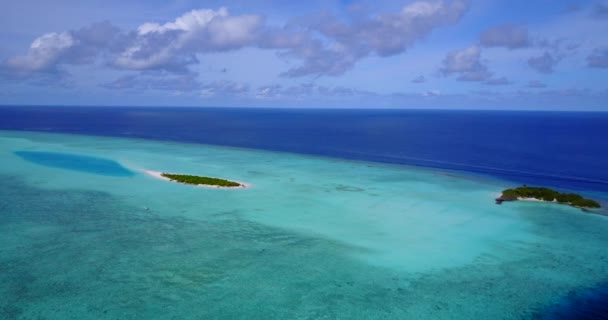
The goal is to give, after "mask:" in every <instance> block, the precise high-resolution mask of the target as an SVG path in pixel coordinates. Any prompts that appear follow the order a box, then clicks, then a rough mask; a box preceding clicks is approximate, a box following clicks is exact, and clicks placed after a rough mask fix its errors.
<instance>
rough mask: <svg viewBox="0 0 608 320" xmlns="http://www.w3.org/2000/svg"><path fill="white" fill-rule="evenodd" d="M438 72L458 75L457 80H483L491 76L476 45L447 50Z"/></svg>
mask: <svg viewBox="0 0 608 320" xmlns="http://www.w3.org/2000/svg"><path fill="white" fill-rule="evenodd" d="M439 73H440V74H442V75H444V76H451V75H458V78H457V79H458V80H459V81H485V80H488V79H490V77H492V73H491V72H489V71H488V68H487V66H486V65H484V64H483V63H482V62H481V50H480V48H479V47H478V46H471V47H468V48H465V49H462V50H455V51H451V52H448V54H447V56H446V57H445V58H444V59H443V62H442V65H441V67H440V68H439Z"/></svg>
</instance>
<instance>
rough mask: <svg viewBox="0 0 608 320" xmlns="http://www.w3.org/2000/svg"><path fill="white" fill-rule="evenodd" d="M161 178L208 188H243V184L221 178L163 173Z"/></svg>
mask: <svg viewBox="0 0 608 320" xmlns="http://www.w3.org/2000/svg"><path fill="white" fill-rule="evenodd" d="M161 176H163V177H165V178H168V179H170V180H172V181H176V182H181V183H185V184H193V185H201V184H202V185H207V186H217V187H227V188H233V187H243V185H242V184H240V183H238V182H234V181H228V180H224V179H219V178H209V177H199V176H192V175H187V174H173V173H162V174H161Z"/></svg>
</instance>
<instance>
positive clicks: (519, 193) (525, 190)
mask: <svg viewBox="0 0 608 320" xmlns="http://www.w3.org/2000/svg"><path fill="white" fill-rule="evenodd" d="M520 198H532V199H537V200H541V201H551V202H558V203H562V204H568V205H571V206H574V207H579V208H600V207H601V206H600V204H599V203H597V202H596V201H594V200H591V199H586V198H583V197H582V196H580V195H578V194H575V193H560V192H557V191H555V190H551V189H549V188H536V187H528V186H523V187H520V188H515V189H506V190H504V191H503V192H502V195H501V196H500V197H499V198H497V199H496V203H498V204H500V203H502V202H503V201H515V200H519V199H520Z"/></svg>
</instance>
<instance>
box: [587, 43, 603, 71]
mask: <svg viewBox="0 0 608 320" xmlns="http://www.w3.org/2000/svg"><path fill="white" fill-rule="evenodd" d="M587 66H588V67H591V68H608V48H596V49H594V50H593V53H591V54H590V55H589V56H588V57H587Z"/></svg>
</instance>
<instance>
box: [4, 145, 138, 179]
mask: <svg viewBox="0 0 608 320" xmlns="http://www.w3.org/2000/svg"><path fill="white" fill-rule="evenodd" d="M15 154H16V155H17V156H19V157H21V158H22V159H24V160H27V161H30V162H33V163H36V164H39V165H43V166H47V167H53V168H61V169H67V170H73V171H80V172H87V173H93V174H98V175H103V176H115V177H128V176H132V175H134V173H133V172H132V171H130V170H129V169H127V168H125V167H123V166H122V165H120V163H118V162H116V161H113V160H109V159H104V158H97V157H91V156H82V155H77V154H70V153H60V152H41V151H17V152H15Z"/></svg>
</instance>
